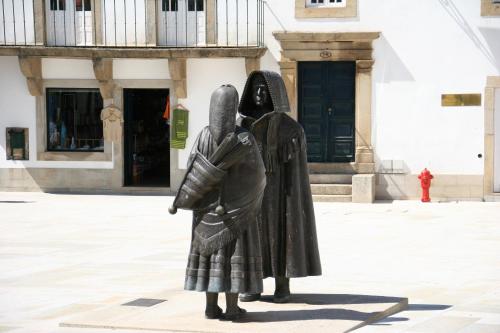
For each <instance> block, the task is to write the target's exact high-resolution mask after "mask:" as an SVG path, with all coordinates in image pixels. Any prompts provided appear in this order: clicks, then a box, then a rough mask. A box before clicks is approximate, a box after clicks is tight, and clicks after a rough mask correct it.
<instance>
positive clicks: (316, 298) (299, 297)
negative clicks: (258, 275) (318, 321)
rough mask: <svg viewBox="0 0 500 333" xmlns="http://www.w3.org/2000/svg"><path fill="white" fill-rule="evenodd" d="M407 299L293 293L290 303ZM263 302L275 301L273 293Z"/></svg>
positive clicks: (263, 299) (367, 301) (348, 302)
mask: <svg viewBox="0 0 500 333" xmlns="http://www.w3.org/2000/svg"><path fill="white" fill-rule="evenodd" d="M404 300H406V298H402V297H389V296H373V295H352V294H292V295H291V297H290V300H289V301H288V303H289V304H309V305H342V304H373V303H399V302H402V301H404ZM260 301H261V302H266V303H274V302H273V296H272V295H265V296H264V295H263V296H262V298H261V299H260Z"/></svg>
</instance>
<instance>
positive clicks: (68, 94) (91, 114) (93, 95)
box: [47, 88, 104, 151]
mask: <svg viewBox="0 0 500 333" xmlns="http://www.w3.org/2000/svg"><path fill="white" fill-rule="evenodd" d="M102 108H103V105H102V98H101V94H100V93H99V89H66V88H47V150H48V151H104V139H103V131H102V121H101V110H102Z"/></svg>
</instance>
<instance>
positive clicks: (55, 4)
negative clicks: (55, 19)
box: [50, 0, 66, 10]
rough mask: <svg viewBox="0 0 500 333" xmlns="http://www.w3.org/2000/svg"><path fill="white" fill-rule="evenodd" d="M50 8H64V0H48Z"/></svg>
mask: <svg viewBox="0 0 500 333" xmlns="http://www.w3.org/2000/svg"><path fill="white" fill-rule="evenodd" d="M50 10H66V0H50Z"/></svg>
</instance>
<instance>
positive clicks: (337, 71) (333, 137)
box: [298, 61, 356, 162]
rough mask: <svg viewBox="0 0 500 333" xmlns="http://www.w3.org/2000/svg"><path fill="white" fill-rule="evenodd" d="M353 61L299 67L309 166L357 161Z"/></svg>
mask: <svg viewBox="0 0 500 333" xmlns="http://www.w3.org/2000/svg"><path fill="white" fill-rule="evenodd" d="M355 74H356V64H355V62H353V61H315V62H300V63H299V87H298V90H299V96H298V97H299V100H298V102H299V106H298V111H299V121H300V123H301V124H302V126H303V127H304V131H305V133H306V138H307V158H308V161H309V162H352V161H354V133H355V131H354V108H355V104H354V99H355V90H356V89H355V88H356V86H355Z"/></svg>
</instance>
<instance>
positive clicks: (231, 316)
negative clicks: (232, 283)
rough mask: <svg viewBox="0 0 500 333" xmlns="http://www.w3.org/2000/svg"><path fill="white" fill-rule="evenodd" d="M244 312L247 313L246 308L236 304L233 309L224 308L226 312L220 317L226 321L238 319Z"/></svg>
mask: <svg viewBox="0 0 500 333" xmlns="http://www.w3.org/2000/svg"><path fill="white" fill-rule="evenodd" d="M245 313H247V310H245V309H242V308H240V307H239V306H237V307H236V309H235V310H234V311H230V310H226V313H224V316H223V317H222V319H223V320H228V321H235V320H238V319H240V318H241V317H242V316H243V315H244V314H245Z"/></svg>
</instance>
